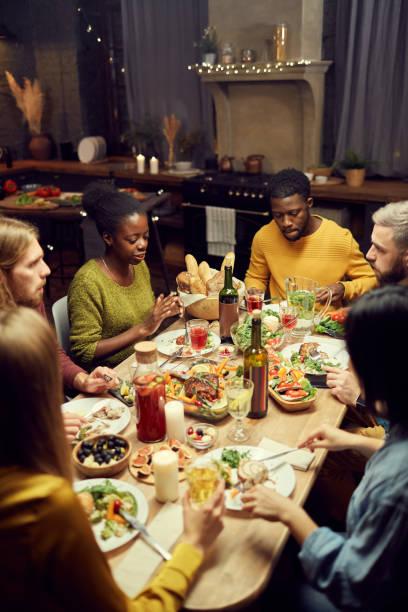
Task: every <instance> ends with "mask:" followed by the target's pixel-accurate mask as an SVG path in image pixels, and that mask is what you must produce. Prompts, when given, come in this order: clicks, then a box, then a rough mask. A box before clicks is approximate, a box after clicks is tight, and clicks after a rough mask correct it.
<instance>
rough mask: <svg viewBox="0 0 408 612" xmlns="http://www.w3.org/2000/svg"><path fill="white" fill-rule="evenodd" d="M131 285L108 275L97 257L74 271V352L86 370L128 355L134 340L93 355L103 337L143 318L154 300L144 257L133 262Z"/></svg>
mask: <svg viewBox="0 0 408 612" xmlns="http://www.w3.org/2000/svg"><path fill="white" fill-rule="evenodd" d="M134 270H135V276H134V279H133V283H132V284H131V285H130V286H129V287H121V286H120V285H118V284H117V283H115V281H113V280H112V279H110V278H108V276H106V274H104V272H103V271H102V270H101V269H100V267H99V266H98V264H97V263H96V261H95V260H94V259H91V260H89V261H88V262H87V263H86V264H84V265H83V266H82V267H81V268H80V269H79V270H78V272H77V273H76V274H75V276H74V278H73V280H72V283H71V285H70V287H69V291H68V312H69V319H70V325H71V330H70V340H71V354H72V356H73V359H74V360H75V362H76V363H78V364H80V365H81V366H82V367H84V368H86V369H87V370H91V369H92V368H94V367H96V366H97V365H107V366H109V367H114V366H116V365H118V363H120V362H121V361H123V360H124V359H126V357H129V355H131V353H132V352H133V344H131V345H129V346H127V347H126V348H124V349H122V350H121V351H119V352H117V353H113V354H112V355H108V356H106V357H104V358H101V359H99V360H97V359H94V354H95V349H96V345H97V344H98V342H99V341H100V340H103V339H105V338H112V337H113V336H117V335H118V334H121V333H122V332H124V331H127V330H128V329H129V328H130V327H132V326H133V325H137V324H138V323H141V322H142V321H144V319H145V318H146V317H147V314H148V312H149V310H150V309H151V308H152V306H153V304H154V295H153V291H152V287H151V284H150V273H149V269H148V267H147V265H146V263H145V262H144V261H142V262H141V263H140V264H138V265H136V266H134Z"/></svg>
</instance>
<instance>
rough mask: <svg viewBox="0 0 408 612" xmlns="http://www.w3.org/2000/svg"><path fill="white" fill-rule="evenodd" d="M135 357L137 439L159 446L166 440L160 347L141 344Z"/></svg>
mask: <svg viewBox="0 0 408 612" xmlns="http://www.w3.org/2000/svg"><path fill="white" fill-rule="evenodd" d="M135 353H136V361H137V368H136V370H135V374H134V379H133V384H134V387H135V407H136V422H137V437H138V438H139V440H141V441H142V442H148V443H151V442H158V441H159V440H163V439H164V438H165V436H166V416H165V412H164V406H165V403H166V389H165V383H164V377H163V375H162V373H161V371H160V368H159V366H158V363H157V346H156V344H155V343H154V342H148V341H145V342H138V343H137V344H135Z"/></svg>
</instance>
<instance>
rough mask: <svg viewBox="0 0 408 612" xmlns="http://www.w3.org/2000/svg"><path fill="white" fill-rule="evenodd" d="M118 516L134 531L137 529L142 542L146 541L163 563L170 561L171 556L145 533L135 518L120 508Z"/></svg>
mask: <svg viewBox="0 0 408 612" xmlns="http://www.w3.org/2000/svg"><path fill="white" fill-rule="evenodd" d="M119 514H120V515H121V516H123V518H124V519H125V520H126V521H127V522H128V523H130V524H131V525H132V527H134V528H135V529H137V530H138V531H140V533H141V535H142V537H143V539H144V540H146V542H148V543H149V544H150V546H151V547H152V548H154V550H155V551H156V552H158V553H159V555H161V556H162V557H163V559H164V560H165V561H168V560H169V559H171V554H170V553H169V552H168V551H167V550H166V549H165V548H163V547H162V546H160V544H159V543H158V542H156V540H155V539H154V538H153V537H152V536H151V535H150V533H149V532H148V531H147V529H146V527H145V526H144V525H143V523H141V522H140V521H139V520H138V519H137V518H135V517H134V516H133V515H132V514H130V513H129V512H126V510H122V508H119Z"/></svg>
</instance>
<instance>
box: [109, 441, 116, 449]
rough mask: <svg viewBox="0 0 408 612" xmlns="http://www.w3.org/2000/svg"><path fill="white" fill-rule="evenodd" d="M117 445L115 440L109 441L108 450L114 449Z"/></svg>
mask: <svg viewBox="0 0 408 612" xmlns="http://www.w3.org/2000/svg"><path fill="white" fill-rule="evenodd" d="M114 446H115V443H114V441H113V440H108V448H114Z"/></svg>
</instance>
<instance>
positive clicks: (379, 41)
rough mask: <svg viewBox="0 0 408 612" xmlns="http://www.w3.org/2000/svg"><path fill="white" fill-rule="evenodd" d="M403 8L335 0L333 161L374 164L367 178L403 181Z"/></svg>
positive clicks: (407, 62) (406, 150)
mask: <svg viewBox="0 0 408 612" xmlns="http://www.w3.org/2000/svg"><path fill="white" fill-rule="evenodd" d="M407 42H408V2H407V1H406V0H339V2H338V3H337V21H336V50H335V69H336V127H335V130H336V135H337V138H336V142H337V145H336V155H335V157H336V159H337V160H340V159H342V157H343V156H344V152H345V151H346V150H347V149H354V150H355V151H356V152H357V153H360V154H363V155H364V156H365V157H367V158H369V159H371V160H375V161H377V162H379V163H378V165H376V166H373V167H372V168H371V174H379V175H382V176H389V177H390V176H407V175H408V122H407V120H408V44H407Z"/></svg>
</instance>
